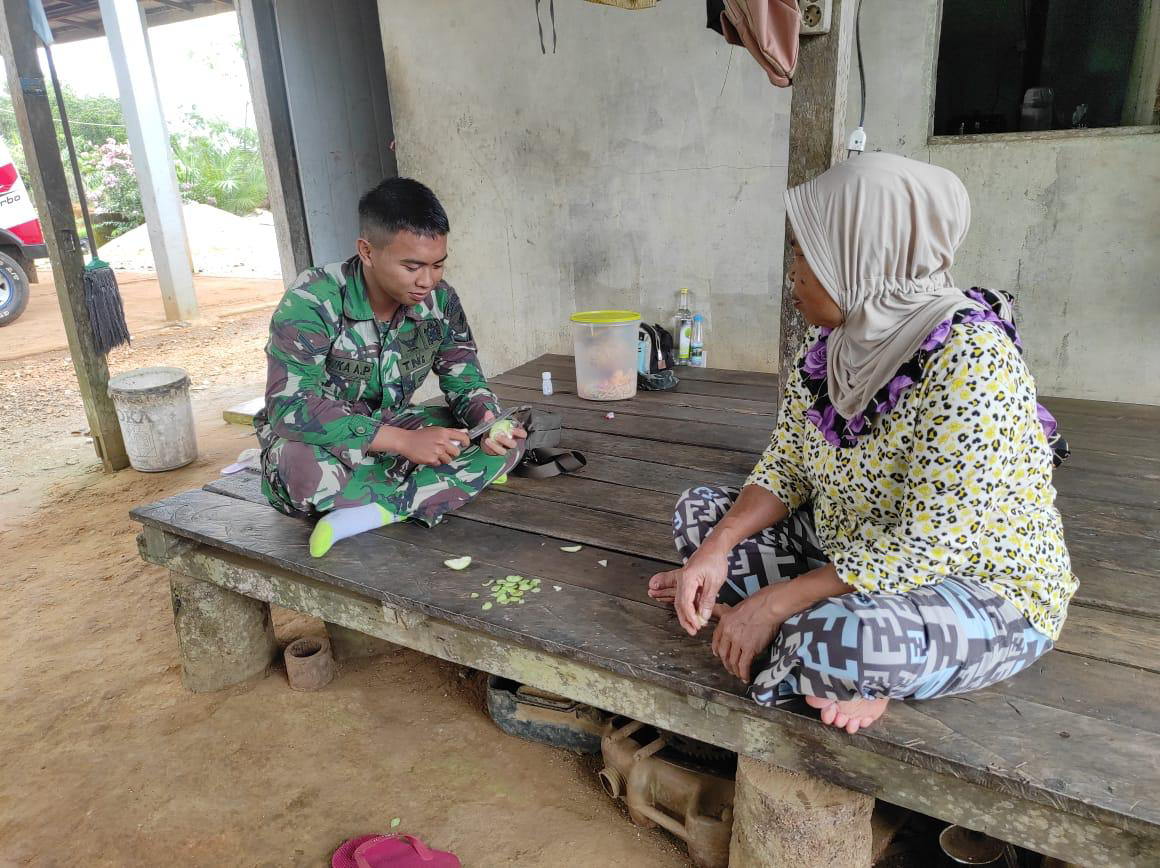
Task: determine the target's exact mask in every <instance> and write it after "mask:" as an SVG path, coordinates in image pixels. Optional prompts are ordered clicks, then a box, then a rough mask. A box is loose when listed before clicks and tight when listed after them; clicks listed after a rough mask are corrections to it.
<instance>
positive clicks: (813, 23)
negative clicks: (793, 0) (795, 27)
mask: <svg viewBox="0 0 1160 868" xmlns="http://www.w3.org/2000/svg"><path fill="white" fill-rule="evenodd" d="M798 9H800V10H801V12H802V36H816V35H817V34H819V33H829V32H830V13H832V12H833V4H832V3H831V2H830V0H798Z"/></svg>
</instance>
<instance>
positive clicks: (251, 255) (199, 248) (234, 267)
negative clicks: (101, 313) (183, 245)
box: [100, 202, 282, 278]
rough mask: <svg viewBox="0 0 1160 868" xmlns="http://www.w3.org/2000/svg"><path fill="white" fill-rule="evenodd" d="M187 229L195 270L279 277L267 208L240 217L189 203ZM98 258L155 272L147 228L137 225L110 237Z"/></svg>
mask: <svg viewBox="0 0 1160 868" xmlns="http://www.w3.org/2000/svg"><path fill="white" fill-rule="evenodd" d="M182 211H183V212H184V214H185V231H186V234H187V235H188V236H189V252H190V256H191V257H192V259H193V269H194V271H195V272H196V273H197V274H206V275H219V276H223V277H232V276H247V277H275V278H280V277H281V276H282V268H281V266H280V265H279V263H278V247H277V243H276V242H275V239H274V218H273V217H272V216H271V215H270V212H269V211H257V212H255V213H254V214H252V215H250V216H248V217H238V216H237V215H236V214H231V213H230V212H228V211H222V210H221V209H220V208H214V207H212V206H210V205H202V204H199V203H196V202H195V203H188V204H186V205H185V206H184V207H183V208H182ZM100 254H101V258H102V259H104V260H105V261H106V262H108V263H109V264H110V265H112V266H113V269H114V270H117V271H155V270H156V268H155V266H154V264H153V251H152V249H151V247H150V245H149V230H148V227H146V226H144V225H141V226H138V227H137V228H136V229H130V230H129V231H128V232H126V233H125V234H124V235H121V236H119V237H117V238H114V239H113V240H112V241H110V242H109V243H108V244H106V245H105V246H104V247H102V248H101V250H100Z"/></svg>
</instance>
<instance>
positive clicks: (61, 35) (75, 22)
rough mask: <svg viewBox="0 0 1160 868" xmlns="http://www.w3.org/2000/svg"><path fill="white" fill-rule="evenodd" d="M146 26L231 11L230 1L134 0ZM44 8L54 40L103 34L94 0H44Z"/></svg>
mask: <svg viewBox="0 0 1160 868" xmlns="http://www.w3.org/2000/svg"><path fill="white" fill-rule="evenodd" d="M138 4H139V5H140V6H141V8H142V9H144V10H145V19H146V21H148V22H149V24H150V25H154V24H169V23H171V22H174V21H184V20H186V19H189V18H201V17H203V16H205V15H214V14H216V13H218V12H232V11H233V8H234V4H233V2H232V0H138ZM44 11H45V13H46V14H47V15H48V23H49V25H50V26H51V27H52V35H53V38H54V39H55V40H56V41H57V42H75V41H77V40H79V39H91V38H92V37H94V36H104V35H105V28H104V27H103V26H102V24H101V9H100V6H99V5H98V3H97V0H44Z"/></svg>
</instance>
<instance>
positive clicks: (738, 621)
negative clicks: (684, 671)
mask: <svg viewBox="0 0 1160 868" xmlns="http://www.w3.org/2000/svg"><path fill="white" fill-rule="evenodd" d="M785 584H787V585H788V584H792V582H787V583H785ZM781 587H782V585H770V586H768V587H765V588H762V589H761V590H760V591H758V592H757V593H755V594H753V595H752V596H750V597H749V598H748V599H746V600H743V601H741V603H739V604H738V605H736V606H732V607H730V606H721V607H720V609H719V611H720V613H721V614H720V620H719V621H718V623H717V629H716V630H715V631H714V632H713V653H714V654H716V655H717V656H718V657H720V658H721V663H722V664H723V665H724V666H725V669H726V670H727V671H728V672H729V673H730V674H731V675H735V676H737V677H738V678H740V679H741V680H742V681H744V682H745V683H746V684H748V683H749V680H750V673H749V669H750V666H751V665H752V663H753V659H754V658H755V657H756V656H757V655H758V654H760V653H761V652H762V651H764V650H765V649H766V648H768V647H769V646H770V645H771V644H772V643H773V639H774V637H775V636H776V635H777V631H778V630H780V629H781V625H782V623H783V622H784V621H785V619H786V618H787V617H789V615H787V614H783V611H782V607H781V605H780V602H781V601H780V600H779V596H780V595H779V593H778V590H779V588H781Z"/></svg>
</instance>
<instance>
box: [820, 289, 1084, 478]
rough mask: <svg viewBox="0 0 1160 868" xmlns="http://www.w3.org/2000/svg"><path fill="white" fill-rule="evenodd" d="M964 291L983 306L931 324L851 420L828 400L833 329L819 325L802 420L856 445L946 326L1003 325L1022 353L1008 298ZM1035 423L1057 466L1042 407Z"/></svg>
mask: <svg viewBox="0 0 1160 868" xmlns="http://www.w3.org/2000/svg"><path fill="white" fill-rule="evenodd" d="M963 294H964V295H966V296H967V298H970V299H971V300H972V301H976V302H978V303H979V304H981V305H983V307H982V308H964V309H963V310H960V311H956V312H955V313H954V314H953V315H952V316H951V318H950V319H948V320H944V321H943V322H941V323H939V324H938V325H936V326H935V327H934V328H933V329H932V330H931V333H930V334H929V335H927V338H926V340H925V341H923V342H922V344H921V345H920V346H919V348H918V349H917V350H916V351H915V353H914V355H913V356H911V357H910V359H908V360H907V361H906V362H904V363H903V364H902V365H901V367H899V369H898V373H896V374H895V375H894V377H893V378H892V379H891V380H890V382H889V383H887V384H886V385H885V386H883V387H882V388H881V389H879V390H878V391H877V392H876V393H875V394H874V397H873V398H871V399H870V403H869V404H867V405H866V409H864V410H863V411H862V412H861V413H859V414H857V415H856V416H854V417H852V418H850V419H846V418H844V417H843V416H842V414H840V413H839V412H838V410H837V408H836V407H834V405H833V403H832V402H831V401H830V395H829V388H828V385H827V378H826V347H827V343H828V341H829V338H830V334H831V332H832V331H833V329H828V328H823V329H821V331H820V332H819V335H818V339H817V340H816V341H815V342H814V344H813V346H811V347H810V348H809V349H808V350H807V351H806V354H805V356H804V357H803V358H802V361H801V362H800V364H799V365H798V369H799V370H800V371H801V373H802V380H803V382H804V383H805V386H806V389H807V390H808V391H809V393H810V394H811V395H812V396H813V399H814V402H813V405H812V406H811V407H810V409H809V410H807V411H806V418H807V419H809V420H810V423H811V424H812V425H813V426H814V427H815V428H817V429H818V430H819V431H821V432H822V436H824V437H825V438H826V442H827V443H830V444H831V445H833V446H836V447H838V448H849V447H851V446H855V445H857V443H858V440H859V438H861V437H863V436H865V435H866V434H869V433H870V430H871V429H872V428H873V427H874V422H875V421H876V420H877V419H878V417H879V416H881V415H882V414H883V413H889V412H890V411H891V410H893V409H894V408H895V407H896V406H898V402H899V401H900V400H901V399H902V396H903V394H905V393H906V390H907V389H909V388H911V387H912V386H914V385H915V384H916V383H919V382H921V380H922V376H923V373H924V371H925V369H926V361H927V359H928V358H930V356H931V355H932V354H934V353H936V352H938V351H939V350H940V349H942V348H943V347H944V346H945V345H946V342H947V340H948V339H949V338H950V335H951V329H952V328H953V327H954V326H956V325H959V324H961V323H993V324H995V325H997V326H999V327H1000V328H1002V329H1003V331H1004V333H1006V335H1007V337H1009V338H1010V339H1011V341H1012V342H1013V343H1014V344H1015V347H1016V348H1017V349H1018V350H1019V352H1020V353H1022V352H1023V341H1022V340H1020V338H1019V331H1018V330H1017V329H1016V328H1015V322H1014V318H1013V316H1012V314H1011V299H1010V296H1008V295H1006V293H999V292H995V291H994V290H990V289H982V288H980V287H972V288H971V289H968V290H965V291H964V293H963ZM1039 421H1040V422H1041V423H1042V424H1043V428H1044V431H1045V432H1046V433H1047V436H1048V441H1049V442H1050V443H1051V445H1052V448H1053V450H1054V452H1055V463H1056V465H1057V466H1058V465H1059V464H1060V463H1061V462H1062V461H1063V459H1064V458H1066V457H1067V455H1068V451H1067V443H1066V442H1065V441H1064V440H1063V439H1062V437H1059V435H1058V431H1057V425H1056V422H1055V419H1054V418H1053V417H1052V415H1051V413H1049V412H1048V411H1047V410H1046V409H1045V408H1044V407H1043V406H1042V405H1040V406H1039Z"/></svg>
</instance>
